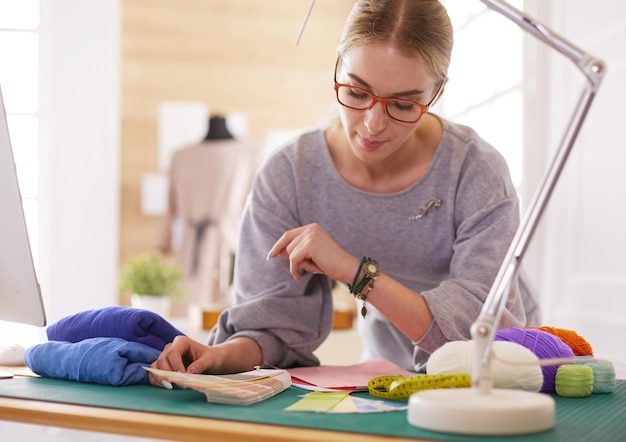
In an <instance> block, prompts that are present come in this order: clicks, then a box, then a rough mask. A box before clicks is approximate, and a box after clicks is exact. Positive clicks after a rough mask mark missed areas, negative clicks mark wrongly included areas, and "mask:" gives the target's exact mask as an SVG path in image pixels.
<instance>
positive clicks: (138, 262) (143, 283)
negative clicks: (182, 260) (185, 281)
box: [118, 253, 183, 298]
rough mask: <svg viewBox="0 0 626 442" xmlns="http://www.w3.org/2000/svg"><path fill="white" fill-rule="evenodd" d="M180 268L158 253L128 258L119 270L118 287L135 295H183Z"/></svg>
mask: <svg viewBox="0 0 626 442" xmlns="http://www.w3.org/2000/svg"><path fill="white" fill-rule="evenodd" d="M181 282H182V271H181V269H180V268H179V267H178V266H177V265H176V264H174V263H173V262H171V261H170V260H168V259H166V258H165V257H163V256H162V255H160V254H158V253H145V254H141V255H137V256H135V257H132V258H130V259H129V260H128V261H126V262H125V263H124V265H123V266H122V268H121V271H120V277H119V282H118V288H119V289H120V290H121V291H122V292H128V293H135V294H137V295H162V296H170V297H174V298H176V297H180V296H182V295H183V288H182V284H181Z"/></svg>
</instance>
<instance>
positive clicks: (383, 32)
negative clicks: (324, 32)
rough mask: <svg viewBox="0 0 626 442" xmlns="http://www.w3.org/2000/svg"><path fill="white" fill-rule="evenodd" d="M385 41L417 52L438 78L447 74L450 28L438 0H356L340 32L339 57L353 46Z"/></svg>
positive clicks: (436, 78)
mask: <svg viewBox="0 0 626 442" xmlns="http://www.w3.org/2000/svg"><path fill="white" fill-rule="evenodd" d="M372 42H384V43H388V44H391V45H393V46H394V47H395V48H396V49H398V50H399V51H401V52H402V53H404V54H406V55H408V56H417V57H419V58H420V59H421V60H422V62H423V63H424V64H425V65H426V67H427V68H428V70H429V72H430V74H431V75H432V77H433V78H434V79H435V80H437V81H442V80H444V79H445V78H446V77H447V75H448V67H449V65H450V56H451V53H452V46H453V31H452V24H451V23H450V18H449V17H448V13H447V11H446V9H445V7H444V6H443V5H442V4H441V3H440V2H439V1H438V0H359V1H358V2H357V3H356V4H355V5H354V6H353V8H352V11H351V12H350V15H349V16H348V19H347V21H346V24H345V26H344V28H343V32H342V33H341V38H340V40H339V46H338V47H337V52H338V55H339V58H341V56H342V55H343V54H344V53H346V52H347V51H349V50H350V49H352V48H354V47H359V46H363V45H364V44H367V43H372Z"/></svg>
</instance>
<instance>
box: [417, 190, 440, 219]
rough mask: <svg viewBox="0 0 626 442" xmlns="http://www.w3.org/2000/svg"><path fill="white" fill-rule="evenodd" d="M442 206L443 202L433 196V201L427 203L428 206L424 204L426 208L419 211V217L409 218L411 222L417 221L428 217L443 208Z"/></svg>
mask: <svg viewBox="0 0 626 442" xmlns="http://www.w3.org/2000/svg"><path fill="white" fill-rule="evenodd" d="M441 204H443V201H441V200H440V199H439V198H435V197H434V196H433V197H432V198H431V199H429V200H428V201H427V202H426V204H424V207H422V208H421V209H420V210H419V212H418V213H417V215H413V216H411V217H409V220H411V221H414V220H416V219H420V218H424V217H425V216H428V214H429V213H430V212H431V210H435V209H437V208H439V207H441Z"/></svg>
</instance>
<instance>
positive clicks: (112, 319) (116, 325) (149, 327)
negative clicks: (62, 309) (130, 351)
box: [47, 306, 184, 350]
mask: <svg viewBox="0 0 626 442" xmlns="http://www.w3.org/2000/svg"><path fill="white" fill-rule="evenodd" d="M47 334H48V339H49V340H50V341H68V342H78V341H82V340H84V339H89V338H98V337H112V338H122V339H125V340H126V341H132V342H140V343H142V344H145V345H148V346H150V347H152V348H156V349H157V350H163V347H165V345H166V344H168V343H170V342H172V340H173V339H174V338H175V337H176V336H178V335H182V334H184V333H183V332H181V331H180V330H178V329H176V327H174V326H173V325H172V324H170V323H169V322H168V321H166V320H165V319H164V318H163V317H162V316H159V315H158V314H156V313H154V312H151V311H149V310H144V309H139V308H132V307H124V306H112V307H105V308H102V309H96V310H86V311H83V312H79V313H76V314H73V315H70V316H66V317H64V318H62V319H60V320H59V321H57V322H55V323H54V324H51V325H50V326H49V327H48V329H47Z"/></svg>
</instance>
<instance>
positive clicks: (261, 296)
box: [209, 152, 332, 368]
mask: <svg viewBox="0 0 626 442" xmlns="http://www.w3.org/2000/svg"><path fill="white" fill-rule="evenodd" d="M294 168H297V166H296V165H294V163H293V161H291V159H290V158H289V156H288V155H286V154H283V153H282V152H280V153H278V154H275V155H273V156H272V157H271V158H270V159H269V160H268V161H267V162H266V163H265V165H264V166H263V168H262V169H261V171H260V172H259V174H258V176H257V178H256V180H255V183H254V186H253V191H252V194H251V197H250V198H249V200H248V202H247V207H246V210H245V215H244V219H243V223H242V229H241V236H240V240H239V248H238V252H237V257H236V263H235V291H236V297H237V303H236V305H234V306H232V307H230V308H228V309H227V310H226V311H225V312H224V313H222V315H221V316H220V319H219V322H218V324H217V325H216V327H215V328H214V329H213V330H212V331H211V333H210V336H209V344H217V343H220V342H224V341H227V340H229V339H232V338H234V337H237V336H246V337H249V338H251V339H254V340H255V341H256V342H257V343H258V344H259V345H260V347H261V349H262V351H263V359H264V363H265V364H269V365H272V366H277V367H283V368H286V367H292V366H304V365H318V364H319V360H318V359H317V358H316V357H315V356H314V354H313V351H314V350H315V349H316V348H317V347H318V346H319V345H320V344H321V343H322V342H323V341H324V339H326V337H327V336H328V334H329V333H330V329H331V326H332V296H331V287H332V286H331V281H330V280H329V279H328V278H327V277H326V276H324V275H313V274H308V273H307V274H303V275H302V278H301V280H300V282H297V281H295V280H294V279H293V277H292V275H291V274H290V273H289V265H288V262H287V260H285V259H283V258H281V257H277V258H273V259H271V260H267V258H266V256H267V253H268V252H269V250H270V248H271V247H272V245H273V244H274V243H275V242H276V240H278V238H279V237H280V236H281V235H282V234H283V233H284V232H285V231H286V230H289V229H292V228H294V227H297V226H300V225H301V223H300V220H299V215H298V198H297V196H298V185H297V184H298V183H297V181H296V179H295V177H296V176H297V174H298V171H297V170H295V169H294Z"/></svg>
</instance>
